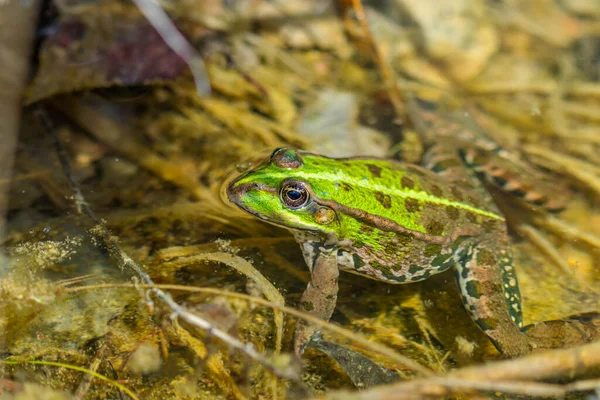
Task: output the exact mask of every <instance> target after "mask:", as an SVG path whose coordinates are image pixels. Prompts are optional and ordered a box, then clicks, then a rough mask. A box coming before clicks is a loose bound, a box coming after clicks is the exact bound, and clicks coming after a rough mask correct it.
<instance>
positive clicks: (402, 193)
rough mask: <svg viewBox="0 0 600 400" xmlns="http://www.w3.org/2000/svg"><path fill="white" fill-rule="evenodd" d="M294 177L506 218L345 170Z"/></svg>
mask: <svg viewBox="0 0 600 400" xmlns="http://www.w3.org/2000/svg"><path fill="white" fill-rule="evenodd" d="M270 176H271V177H277V178H281V179H285V178H287V177H289V174H287V173H286V172H282V173H270ZM294 178H298V179H304V180H306V181H307V182H309V183H310V181H311V180H314V179H323V180H327V181H331V182H344V183H347V184H349V185H351V186H354V187H362V188H366V189H368V190H370V191H373V192H375V191H377V192H382V193H385V194H389V195H390V196H398V197H401V198H405V199H415V200H418V201H421V202H428V203H432V204H440V205H444V206H452V207H456V208H460V209H463V210H467V211H471V212H473V213H475V214H479V215H483V216H486V217H489V218H493V219H497V220H500V221H504V218H503V217H501V216H500V215H498V214H495V213H493V212H490V211H486V210H481V209H479V208H477V207H473V206H470V205H468V204H465V203H461V202H458V201H452V200H448V199H444V198H442V197H436V196H433V195H431V194H429V193H425V192H422V191H416V190H412V189H399V188H394V187H390V186H385V185H381V184H379V183H377V182H373V181H371V180H367V179H357V178H354V177H352V176H349V175H346V174H344V173H343V172H338V173H335V174H334V173H330V172H319V173H311V172H305V171H294Z"/></svg>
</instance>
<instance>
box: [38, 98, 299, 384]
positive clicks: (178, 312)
mask: <svg viewBox="0 0 600 400" xmlns="http://www.w3.org/2000/svg"><path fill="white" fill-rule="evenodd" d="M36 113H37V115H38V117H39V118H40V120H41V121H42V123H43V125H44V127H45V129H46V130H47V131H48V134H49V135H51V137H52V139H53V141H54V145H55V147H56V152H57V154H58V157H59V160H60V163H61V166H62V168H63V170H64V173H65V176H66V178H67V180H68V182H69V185H70V186H71V190H73V193H74V201H75V205H76V207H77V210H78V211H79V212H83V213H84V214H85V215H86V216H87V217H88V218H90V219H91V220H92V222H93V223H94V225H95V226H94V228H92V229H90V230H89V232H90V234H91V235H92V236H93V238H94V239H96V240H98V241H99V242H100V243H102V244H103V245H104V246H105V248H106V249H107V250H108V252H109V254H110V255H111V257H113V259H114V260H115V261H116V262H117V263H118V265H119V267H120V268H121V269H122V270H123V272H128V273H132V274H133V275H134V276H135V277H136V278H137V279H139V280H141V281H142V282H143V283H144V284H146V285H152V286H154V282H153V281H152V279H151V278H150V276H149V275H148V274H147V273H146V272H145V271H144V270H143V268H142V267H141V266H139V265H138V264H137V263H136V262H135V261H134V260H133V259H132V258H131V257H129V255H128V254H127V253H125V251H123V249H121V247H120V246H119V244H118V241H117V238H115V237H114V236H112V235H111V234H110V232H109V231H108V229H107V228H106V226H105V224H104V222H102V221H101V220H100V219H98V217H97V216H96V214H95V213H94V211H93V210H92V209H91V207H90V206H89V205H88V204H87V203H86V201H85V198H84V196H83V194H82V192H81V189H80V188H79V185H78V183H77V181H76V179H75V177H74V175H73V172H72V170H71V166H70V163H69V160H68V157H67V153H66V151H65V148H64V147H63V145H62V143H61V142H60V140H59V138H58V136H57V135H56V131H55V129H54V127H53V125H52V121H51V120H50V118H49V117H48V115H47V114H46V112H45V111H44V110H43V109H42V108H38V109H37V110H36ZM149 292H151V293H152V294H154V295H155V296H156V297H157V298H158V299H160V300H161V301H162V302H163V303H164V304H166V305H167V307H169V308H170V309H171V311H172V314H171V317H172V318H173V319H175V318H180V319H182V320H184V321H186V322H187V323H189V324H191V325H193V326H196V327H198V328H200V329H202V330H205V331H206V332H207V334H208V335H209V336H213V337H217V338H219V339H221V340H222V341H223V342H225V343H227V345H229V346H231V347H232V348H234V349H237V350H239V351H241V352H242V353H244V354H245V355H246V356H247V357H249V358H251V359H253V360H255V361H257V362H259V363H260V364H261V365H262V366H263V367H265V368H266V369H268V370H269V371H271V372H272V373H273V374H275V375H276V376H278V377H280V378H284V379H290V380H293V381H295V382H300V378H299V376H298V375H297V373H295V371H294V370H293V369H292V368H282V367H278V366H276V365H274V364H273V363H271V361H269V360H268V359H267V358H266V357H265V356H264V355H262V354H260V353H258V352H257V351H256V350H255V349H254V346H253V345H252V344H251V343H247V344H245V343H242V342H241V341H239V340H238V339H236V338H234V337H232V336H231V335H229V334H228V333H227V332H225V331H223V330H221V329H219V328H217V327H215V326H214V325H212V324H211V323H210V322H209V321H207V320H205V319H204V318H202V317H200V316H198V315H196V314H194V313H192V312H191V311H189V310H187V309H186V308H185V307H183V306H181V305H179V304H178V303H177V302H175V301H174V300H173V298H172V297H171V295H169V294H168V293H165V292H164V291H162V290H161V289H159V288H157V287H155V286H154V287H152V288H150V289H149ZM149 301H150V300H149Z"/></svg>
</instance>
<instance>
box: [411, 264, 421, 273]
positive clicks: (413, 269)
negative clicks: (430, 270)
mask: <svg viewBox="0 0 600 400" xmlns="http://www.w3.org/2000/svg"><path fill="white" fill-rule="evenodd" d="M422 269H423V268H422V267H421V266H420V265H417V264H413V265H411V266H410V267H409V268H408V273H409V274H411V275H414V274H416V273H417V272H419V271H420V270H422Z"/></svg>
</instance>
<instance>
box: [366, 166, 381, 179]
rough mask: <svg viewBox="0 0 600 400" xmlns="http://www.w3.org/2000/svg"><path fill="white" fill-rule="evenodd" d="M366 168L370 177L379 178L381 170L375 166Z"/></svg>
mask: <svg viewBox="0 0 600 400" xmlns="http://www.w3.org/2000/svg"><path fill="white" fill-rule="evenodd" d="M367 168H368V169H369V172H370V173H371V175H373V176H374V177H375V178H381V168H379V167H378V166H377V165H373V164H367Z"/></svg>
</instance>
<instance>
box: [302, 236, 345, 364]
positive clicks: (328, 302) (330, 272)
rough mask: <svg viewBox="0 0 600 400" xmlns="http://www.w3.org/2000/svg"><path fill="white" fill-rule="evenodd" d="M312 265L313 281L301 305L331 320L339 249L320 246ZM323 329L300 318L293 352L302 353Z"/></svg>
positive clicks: (316, 314)
mask: <svg viewBox="0 0 600 400" xmlns="http://www.w3.org/2000/svg"><path fill="white" fill-rule="evenodd" d="M315 250H316V252H315V254H317V256H316V257H315V258H314V262H313V265H312V268H311V281H310V282H309V283H308V286H307V287H306V290H305V291H304V293H303V294H302V298H301V299H300V309H301V310H302V311H304V312H306V313H308V314H311V315H313V316H315V317H318V318H321V319H323V320H325V321H329V318H331V314H333V310H334V309H335V304H336V302H337V293H338V277H339V270H338V266H337V249H335V248H325V247H319V248H318V249H315ZM319 333H320V330H319V328H318V327H317V326H315V325H314V324H311V323H309V322H307V321H304V320H299V321H298V323H297V325H296V332H295V333H294V352H295V353H296V354H297V355H301V354H302V352H303V351H304V348H305V347H306V345H307V344H308V343H309V342H310V340H311V339H313V338H317V337H318V335H319Z"/></svg>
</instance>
